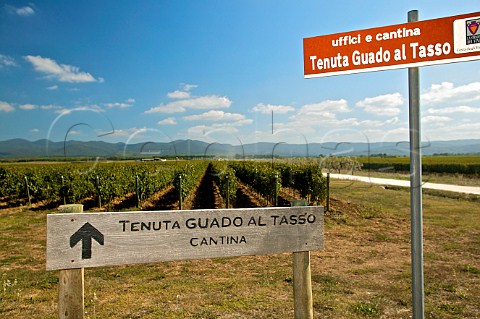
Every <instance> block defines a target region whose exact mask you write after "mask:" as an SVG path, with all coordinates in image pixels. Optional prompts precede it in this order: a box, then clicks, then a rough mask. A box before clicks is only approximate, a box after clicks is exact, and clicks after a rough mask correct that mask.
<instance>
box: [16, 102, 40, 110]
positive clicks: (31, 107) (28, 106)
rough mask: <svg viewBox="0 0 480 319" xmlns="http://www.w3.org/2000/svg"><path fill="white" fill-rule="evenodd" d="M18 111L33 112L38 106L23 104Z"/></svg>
mask: <svg viewBox="0 0 480 319" xmlns="http://www.w3.org/2000/svg"><path fill="white" fill-rule="evenodd" d="M19 108H20V109H22V110H26V111H29V110H35V109H38V105H33V104H23V105H20V106H19Z"/></svg>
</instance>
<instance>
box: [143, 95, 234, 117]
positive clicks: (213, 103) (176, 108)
mask: <svg viewBox="0 0 480 319" xmlns="http://www.w3.org/2000/svg"><path fill="white" fill-rule="evenodd" d="M231 104H232V101H231V100H230V99H229V98H228V97H226V96H218V95H207V96H199V97H192V98H189V99H184V100H179V101H174V102H170V103H167V104H160V105H159V106H155V107H152V108H151V109H149V110H147V111H145V113H147V114H149V113H178V112H185V111H186V110H187V109H196V110H201V109H220V108H228V107H230V105H231Z"/></svg>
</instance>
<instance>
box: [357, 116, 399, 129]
mask: <svg viewBox="0 0 480 319" xmlns="http://www.w3.org/2000/svg"><path fill="white" fill-rule="evenodd" d="M398 121H399V119H398V117H393V118H391V119H389V120H386V121H375V120H364V121H361V122H359V125H363V126H367V127H369V128H371V127H380V126H385V125H394V124H397V123H398Z"/></svg>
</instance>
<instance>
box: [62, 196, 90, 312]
mask: <svg viewBox="0 0 480 319" xmlns="http://www.w3.org/2000/svg"><path fill="white" fill-rule="evenodd" d="M59 210H60V212H61V213H62V214H68V215H70V214H74V213H82V212H83V205H80V204H70V205H62V206H60V207H59ZM84 286H85V284H84V270H83V268H76V269H62V270H60V273H59V275H58V318H60V319H83V317H84V313H85V311H84Z"/></svg>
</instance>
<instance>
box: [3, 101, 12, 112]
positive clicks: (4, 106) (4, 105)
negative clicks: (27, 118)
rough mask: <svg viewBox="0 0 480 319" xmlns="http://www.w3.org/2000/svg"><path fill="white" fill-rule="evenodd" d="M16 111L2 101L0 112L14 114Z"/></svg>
mask: <svg viewBox="0 0 480 319" xmlns="http://www.w3.org/2000/svg"><path fill="white" fill-rule="evenodd" d="M13 111H15V108H14V107H13V106H12V105H11V104H10V103H7V102H4V101H0V112H7V113H8V112H13Z"/></svg>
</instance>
